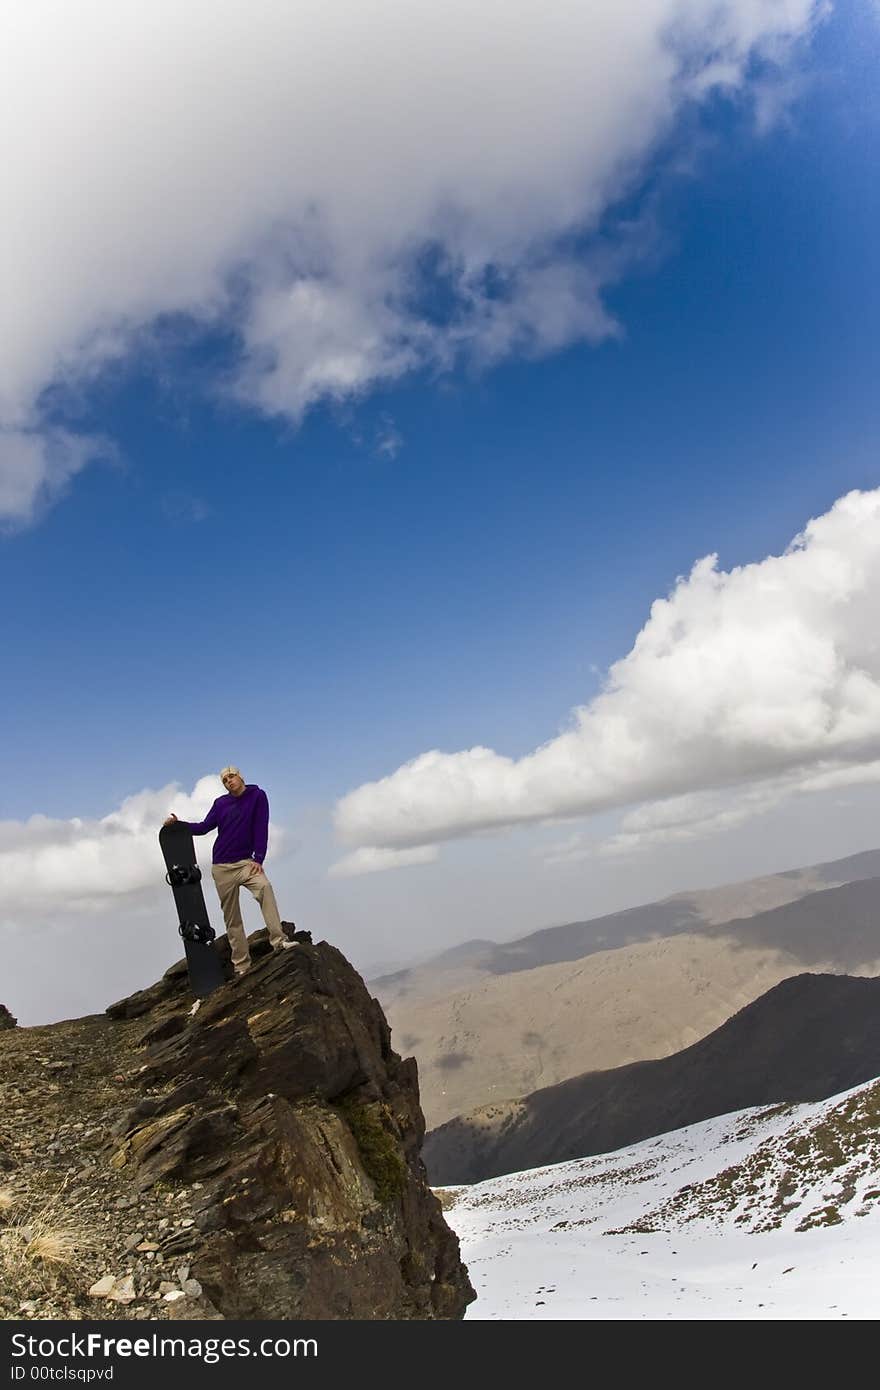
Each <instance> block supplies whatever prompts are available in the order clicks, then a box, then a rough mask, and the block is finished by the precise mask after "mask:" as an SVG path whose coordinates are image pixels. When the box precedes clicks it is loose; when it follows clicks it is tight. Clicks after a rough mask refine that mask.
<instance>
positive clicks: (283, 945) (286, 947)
mask: <svg viewBox="0 0 880 1390" xmlns="http://www.w3.org/2000/svg"><path fill="white" fill-rule="evenodd" d="M298 945H299V942H298V941H287V940H284V941H279V943H278V945H277V946H273V947H272V950H273V951H291V950H293V948H294V946H298Z"/></svg>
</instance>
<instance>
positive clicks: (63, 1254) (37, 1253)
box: [0, 1189, 95, 1300]
mask: <svg viewBox="0 0 880 1390" xmlns="http://www.w3.org/2000/svg"><path fill="white" fill-rule="evenodd" d="M7 1192H8V1190H7ZM8 1196H9V1197H10V1202H9V1204H8V1205H7V1207H6V1208H5V1212H4V1218H5V1219H4V1224H3V1227H2V1230H0V1285H2V1286H3V1288H4V1292H6V1293H7V1294H10V1295H12V1296H13V1297H15V1298H18V1299H22V1300H23V1299H27V1298H32V1297H33V1295H34V1294H35V1293H38V1292H44V1291H46V1290H47V1289H51V1288H53V1287H56V1286H57V1285H59V1284H62V1283H76V1282H78V1281H79V1280H80V1279H83V1280H84V1279H85V1271H86V1260H87V1257H88V1255H89V1253H90V1252H91V1251H92V1250H93V1249H94V1247H95V1242H94V1239H93V1237H92V1236H91V1235H90V1234H89V1233H88V1232H87V1231H86V1230H84V1229H82V1228H80V1227H79V1226H78V1224H77V1222H76V1219H75V1212H74V1211H72V1210H71V1209H69V1208H68V1207H67V1206H66V1204H65V1200H64V1191H63V1189H62V1191H61V1192H59V1193H56V1194H55V1196H53V1197H50V1198H49V1199H48V1200H47V1201H46V1202H45V1203H44V1204H43V1205H42V1206H40V1207H33V1206H31V1207H30V1208H28V1207H26V1206H20V1207H19V1205H18V1204H17V1203H16V1202H15V1199H14V1197H13V1195H12V1193H11V1192H8ZM13 1212H14V1214H11V1213H13Z"/></svg>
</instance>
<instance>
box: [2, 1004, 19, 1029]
mask: <svg viewBox="0 0 880 1390" xmlns="http://www.w3.org/2000/svg"><path fill="white" fill-rule="evenodd" d="M17 1024H18V1019H17V1018H13V1017H12V1014H11V1013H10V1012H9V1010H8V1009H7V1007H6V1005H5V1004H0V1031H2V1030H3V1029H4V1028H15V1027H16V1025H17Z"/></svg>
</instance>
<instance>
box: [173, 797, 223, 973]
mask: <svg viewBox="0 0 880 1390" xmlns="http://www.w3.org/2000/svg"><path fill="white" fill-rule="evenodd" d="M159 844H160V845H161V847H162V853H163V855H164V856H165V867H166V868H167V870H168V872H167V874H166V875H165V878H166V881H167V882H168V883H170V884H171V889H172V892H173V893H174V902H175V904H176V906H177V916H178V919H179V921H180V926H179V928H178V930H179V932H180V935H181V936H182V938H183V945H184V949H185V951H186V964H187V969H188V970H189V984H190V989H191V990H192V992H193V994H194V995H195V997H196V998H197V999H202V998H204V996H205V995H206V994H211V993H212V991H213V990H215V989H217V988H218V986H220V985H222V984H224V983H225V981H226V975H225V973H224V970H223V965H222V963H221V961H220V957H219V956H218V954H217V951H216V950H215V948H214V929H213V927H212V926H211V923H210V921H209V919H208V909H207V907H206V906H205V895H204V893H203V892H202V883H201V878H202V873H201V870H200V868H199V866H198V864H197V863H196V852H195V849H194V848H193V839H192V835H191V834H190V832H189V831H188V830H187V829H186V827H185V826H183V825H180V824H177V823H175V822H172V823H171V825H163V826H162V829H161V830H160V831H159Z"/></svg>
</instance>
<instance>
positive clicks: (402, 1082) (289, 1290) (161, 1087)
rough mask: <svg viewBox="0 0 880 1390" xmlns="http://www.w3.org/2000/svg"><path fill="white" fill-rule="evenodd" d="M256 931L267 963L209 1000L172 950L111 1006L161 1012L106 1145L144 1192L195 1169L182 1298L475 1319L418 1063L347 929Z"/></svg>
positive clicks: (141, 1013) (177, 1246)
mask: <svg viewBox="0 0 880 1390" xmlns="http://www.w3.org/2000/svg"><path fill="white" fill-rule="evenodd" d="M286 925H287V931H288V935H290V934H291V927H292V924H286ZM298 935H303V936H304V935H307V934H298ZM218 947H219V943H218ZM250 947H251V956H252V959H253V961H254V967H255V968H254V969H252V970H251V971H249V972H248V974H247V975H246V976H243V977H242V978H241V979H239V980H235V981H233V982H231V983H230V984H228V985H227V986H225V987H223V988H221V989H219V990H217V991H216V992H215V993H214V994H212V995H211V996H210V997H209V998H207V999H205V1000H203V1001H202V1005H201V1007H200V1009H199V1010H198V1011H197V1013H195V1014H193V1013H192V1012H191V1009H192V999H191V997H190V995H189V992H188V989H187V986H186V975H185V971H182V970H179V969H176V968H175V967H172V969H171V970H169V971H166V973H165V975H164V976H163V978H162V980H160V981H159V982H158V983H157V984H156V985H154V986H152V987H151V989H148V990H141V991H139V992H138V993H137V994H136V995H133V996H131V998H129V999H124V1000H120V1001H118V1002H117V1003H116V1004H113V1005H111V1007H110V1009H108V1010H107V1013H108V1014H109V1015H110V1017H111V1018H113V1019H119V1020H126V1019H132V1018H140V1017H144V1021H145V1025H146V1026H145V1027H144V1029H143V1030H142V1032H141V1040H142V1044H143V1048H144V1050H143V1059H144V1065H143V1066H142V1067H141V1069H140V1070H138V1071H136V1072H135V1073H134V1075H133V1076H129V1081H130V1082H131V1085H132V1087H133V1088H134V1091H135V1095H134V1097H133V1102H134V1103H133V1104H132V1103H129V1105H128V1106H127V1107H126V1109H125V1111H124V1113H123V1114H121V1116H119V1117H118V1118H117V1120H116V1122H115V1124H113V1125H112V1130H111V1134H110V1137H109V1139H108V1143H107V1154H106V1157H107V1161H108V1162H109V1163H110V1165H111V1167H112V1168H113V1169H114V1170H115V1171H116V1172H119V1173H120V1174H124V1175H129V1180H130V1181H131V1183H132V1185H133V1186H134V1187H135V1188H136V1189H137V1190H138V1191H140V1192H142V1193H144V1194H147V1193H149V1192H150V1191H152V1190H153V1189H154V1188H155V1185H156V1184H157V1183H158V1182H160V1181H161V1182H162V1183H163V1184H164V1185H169V1184H170V1185H171V1186H172V1187H173V1185H174V1184H175V1183H178V1182H180V1183H185V1184H187V1185H190V1184H193V1190H192V1192H191V1193H190V1194H189V1195H188V1200H190V1201H192V1215H188V1214H187V1213H186V1212H185V1211H184V1212H178V1211H176V1210H175V1211H174V1212H173V1213H171V1215H174V1216H175V1217H176V1218H177V1220H176V1223H175V1228H173V1229H169V1230H168V1233H167V1235H166V1236H164V1237H163V1236H161V1235H160V1239H161V1242H162V1244H161V1249H162V1253H163V1255H165V1256H173V1255H177V1256H178V1257H179V1256H181V1255H183V1256H184V1257H185V1259H186V1261H187V1263H188V1265H189V1280H188V1281H187V1283H188V1284H190V1285H191V1286H192V1287H191V1288H190V1287H187V1288H185V1289H184V1290H183V1291H182V1292H183V1294H185V1295H186V1297H182V1298H181V1299H180V1301H179V1302H180V1306H181V1307H184V1306H185V1307H187V1308H189V1307H190V1306H194V1307H202V1308H203V1309H208V1310H210V1311H194V1312H193V1313H192V1316H208V1317H214V1316H217V1315H218V1314H219V1315H222V1316H223V1317H227V1318H260V1319H264V1318H297V1319H300V1318H302V1319H313V1318H316V1319H317V1318H320V1319H326V1318H345V1319H361V1320H367V1319H400V1318H427V1319H430V1318H460V1317H461V1316H462V1315H463V1313H464V1309H465V1307H466V1306H467V1304H468V1303H469V1302H470V1301H471V1299H472V1298H473V1297H474V1293H473V1290H472V1289H471V1286H470V1283H469V1280H468V1278H467V1271H466V1269H465V1268H464V1266H463V1265H462V1264H461V1260H460V1257H459V1250H458V1240H457V1238H456V1237H455V1235H454V1234H453V1232H452V1231H450V1229H449V1228H448V1226H447V1225H446V1222H445V1220H444V1218H443V1214H442V1211H441V1208H440V1204H439V1202H438V1200H437V1198H436V1197H435V1196H434V1194H433V1193H432V1192H431V1190H430V1188H429V1186H428V1184H427V1180H426V1175H425V1170H424V1167H423V1164H422V1161H421V1157H420V1149H421V1144H422V1140H423V1138H424V1128H425V1126H424V1119H423V1116H422V1112H421V1109H420V1106H419V1095H418V1078H417V1071H416V1066H415V1062H414V1061H413V1060H412V1059H409V1060H406V1061H404V1060H402V1059H401V1058H400V1057H399V1056H398V1055H397V1054H396V1053H395V1052H394V1051H393V1050H392V1048H391V1037H390V1030H389V1028H388V1025H387V1023H386V1021H385V1018H384V1015H383V1013H382V1011H381V1008H380V1007H379V1005H378V1003H377V1002H376V1000H374V999H372V998H371V996H370V995H369V993H368V991H367V989H366V986H365V985H364V983H363V981H362V980H361V978H360V976H359V975H358V974H357V972H356V971H355V970H353V968H352V967H351V966H350V965H349V963H348V962H347V961H346V960H345V958H344V957H343V956H342V955H341V954H340V952H339V951H337V950H335V949H334V948H333V947H332V946H329V945H328V944H327V943H326V942H320V943H318V945H317V946H312V945H310V944H309V942H308V941H306V940H301V941H300V949H298V950H296V951H286V952H283V953H281V954H279V955H277V956H276V955H272V954H270V948H269V944H268V941H267V940H266V939H265V933H256V934H255V935H254V937H252V938H251V942H250ZM227 949H228V948H227ZM138 1092H140V1095H138ZM196 1181H197V1182H198V1184H199V1186H198V1187H196V1186H195V1185H194V1184H195V1182H196ZM169 1196H170V1194H169ZM166 1210H167V1208H166ZM193 1223H194V1224H193ZM162 1224H163V1223H159V1225H160V1227H161V1226H162ZM164 1224H165V1226H166V1227H167V1226H168V1222H167V1221H166V1222H165V1223H164ZM151 1243H152V1242H151ZM157 1258H159V1257H158V1256H157ZM196 1288H198V1289H199V1294H198V1295H197V1294H196V1292H195V1291H196Z"/></svg>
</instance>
